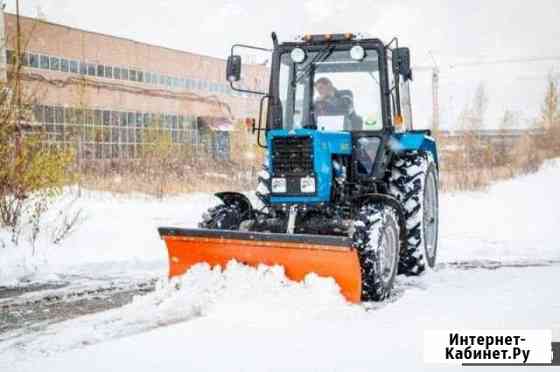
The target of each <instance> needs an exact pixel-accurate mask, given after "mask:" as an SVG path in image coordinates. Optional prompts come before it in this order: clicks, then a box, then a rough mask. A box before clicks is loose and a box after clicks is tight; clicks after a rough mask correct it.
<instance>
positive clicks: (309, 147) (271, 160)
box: [267, 129, 352, 204]
mask: <svg viewBox="0 0 560 372" xmlns="http://www.w3.org/2000/svg"><path fill="white" fill-rule="evenodd" d="M267 145H268V159H267V160H268V165H269V170H270V173H271V182H273V183H275V184H276V185H278V186H279V187H278V188H276V192H275V190H274V188H272V190H271V191H272V192H271V198H270V201H271V203H272V204H292V203H306V204H318V203H323V202H328V201H330V196H331V187H332V179H333V166H332V156H333V155H350V154H351V153H352V136H351V134H350V133H349V132H328V131H318V130H312V129H295V130H290V131H288V130H284V129H276V130H270V131H269V132H268V134H267ZM311 184H314V187H313V189H314V191H311V190H312V189H311V188H310V187H308V186H310V185H311ZM284 185H285V187H283V186H284Z"/></svg>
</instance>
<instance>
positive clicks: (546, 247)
mask: <svg viewBox="0 0 560 372" xmlns="http://www.w3.org/2000/svg"><path fill="white" fill-rule="evenodd" d="M559 181H560V159H556V160H551V161H547V162H546V163H545V164H544V165H543V167H542V168H541V169H540V170H539V171H538V172H537V173H535V174H530V175H526V176H522V177H518V178H515V179H513V180H509V181H504V182H499V183H497V184H495V185H493V186H491V187H490V189H489V190H487V191H485V192H463V193H451V194H441V195H440V198H441V201H440V228H441V229H440V232H441V234H440V240H439V247H438V261H439V262H450V261H467V260H473V259H476V260H497V261H502V262H504V261H521V262H527V261H530V262H531V261H546V260H560V245H559V244H558V243H557V240H558V232H559V231H560V218H559V216H560V193H559V192H558V182H559Z"/></svg>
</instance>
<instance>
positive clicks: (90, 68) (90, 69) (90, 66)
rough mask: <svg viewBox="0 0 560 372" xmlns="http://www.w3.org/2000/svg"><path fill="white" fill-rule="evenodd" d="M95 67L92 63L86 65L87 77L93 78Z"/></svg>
mask: <svg viewBox="0 0 560 372" xmlns="http://www.w3.org/2000/svg"><path fill="white" fill-rule="evenodd" d="M95 70H96V68H95V65H94V64H93V63H88V65H87V74H88V75H89V76H95Z"/></svg>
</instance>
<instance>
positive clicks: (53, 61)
mask: <svg viewBox="0 0 560 372" xmlns="http://www.w3.org/2000/svg"><path fill="white" fill-rule="evenodd" d="M50 67H51V70H53V71H59V70H60V60H59V59H58V58H57V57H51V66H50Z"/></svg>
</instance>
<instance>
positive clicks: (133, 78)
mask: <svg viewBox="0 0 560 372" xmlns="http://www.w3.org/2000/svg"><path fill="white" fill-rule="evenodd" d="M128 77H129V78H130V81H136V80H137V79H136V70H129V71H128Z"/></svg>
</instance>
